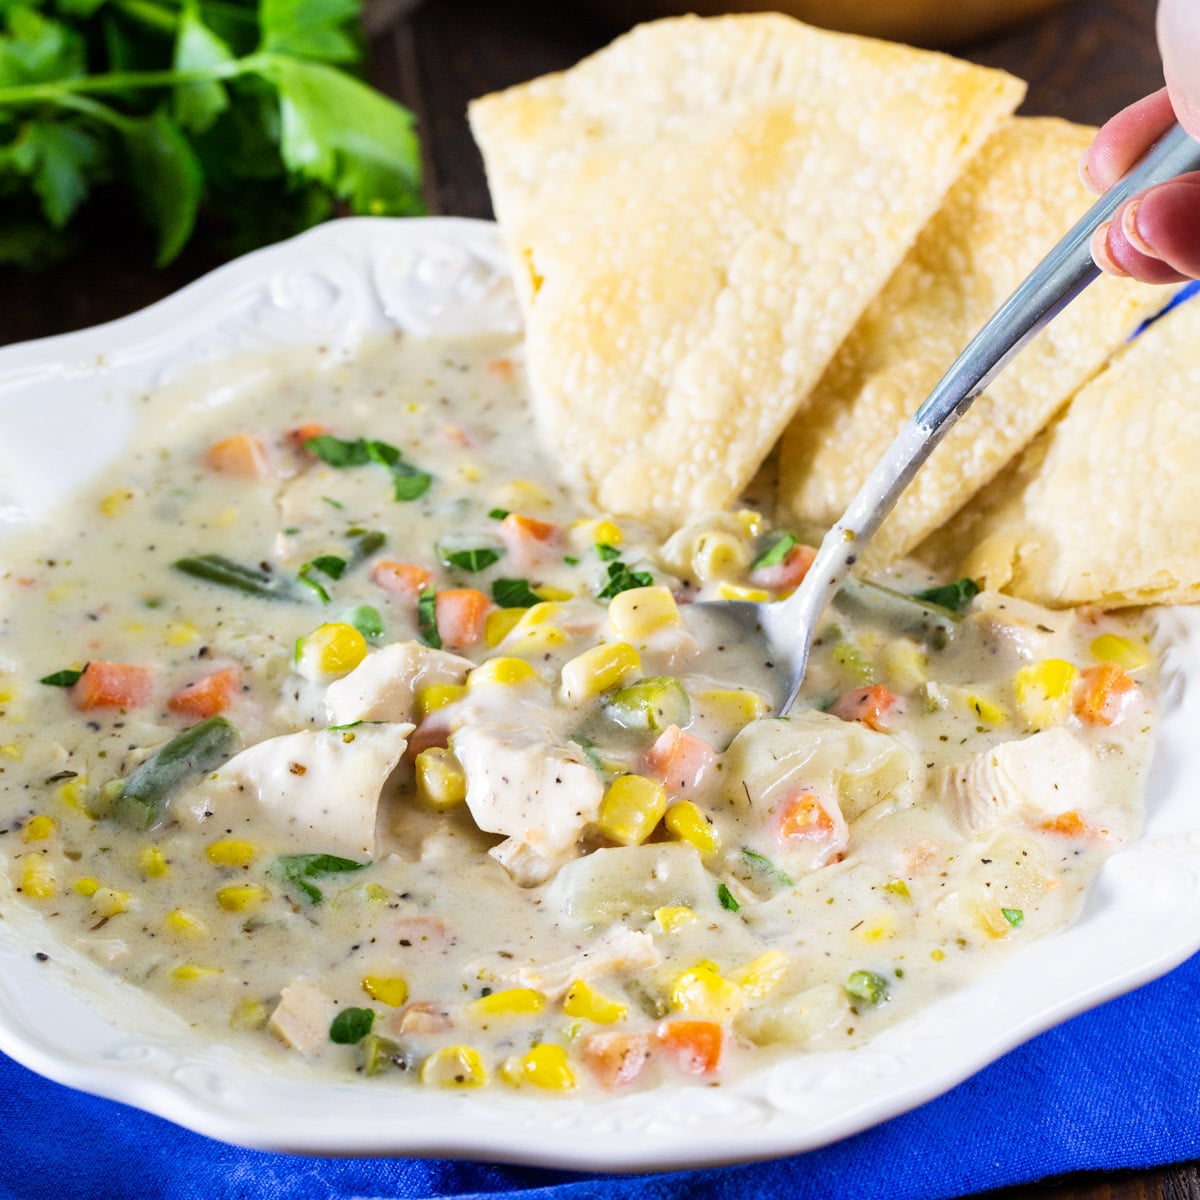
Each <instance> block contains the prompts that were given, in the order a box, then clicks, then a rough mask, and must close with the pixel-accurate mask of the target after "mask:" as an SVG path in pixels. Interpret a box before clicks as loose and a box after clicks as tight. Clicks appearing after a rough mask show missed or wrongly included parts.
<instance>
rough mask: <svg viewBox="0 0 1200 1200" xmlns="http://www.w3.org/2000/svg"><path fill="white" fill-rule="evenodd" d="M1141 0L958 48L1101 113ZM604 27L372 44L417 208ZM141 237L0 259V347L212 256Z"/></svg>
mask: <svg viewBox="0 0 1200 1200" xmlns="http://www.w3.org/2000/svg"><path fill="white" fill-rule="evenodd" d="M946 2H947V3H953V0H946ZM1154 8H1155V0H1068V2H1067V3H1065V4H1064V5H1062V7H1060V8H1058V9H1056V10H1054V11H1053V12H1051V13H1050V14H1049V15H1047V16H1044V17H1040V18H1038V19H1035V20H1033V21H1030V22H1028V23H1026V24H1025V25H1023V26H1020V27H1018V28H1015V29H1012V30H1010V31H1009V32H1007V33H1005V34H1003V35H1001V36H997V37H993V38H990V39H988V40H987V41H984V42H979V43H975V44H969V45H965V46H959V47H955V51H956V52H957V53H959V54H961V55H963V56H964V57H966V58H970V59H973V60H974V61H976V62H980V63H983V64H986V65H988V66H995V67H1003V68H1005V69H1007V70H1009V71H1012V72H1013V73H1014V74H1017V75H1020V76H1021V77H1022V78H1024V79H1026V80H1028V81H1029V84H1030V87H1029V94H1028V97H1027V99H1026V102H1025V105H1024V107H1023V108H1022V110H1021V111H1022V112H1025V113H1029V114H1054V115H1058V116H1062V117H1067V118H1069V119H1071V120H1074V121H1083V122H1088V123H1093V124H1099V123H1101V122H1102V121H1103V120H1104V119H1105V118H1106V117H1107V116H1109V115H1110V114H1112V113H1114V112H1116V111H1117V109H1119V108H1121V107H1122V106H1123V105H1125V104H1128V103H1129V102H1130V101H1131V100H1134V99H1136V98H1137V97H1138V96H1141V95H1144V94H1145V93H1146V92H1148V91H1151V90H1153V89H1154V88H1157V87H1159V86H1161V82H1162V79H1161V68H1160V64H1159V59H1158V54H1157V51H1156V48H1155V41H1154ZM615 32H616V31H615V30H614V29H613V28H612V27H610V26H605V25H603V24H601V23H600V22H598V21H596V20H594V19H592V18H590V17H587V16H584V15H581V13H580V12H579V11H578V10H576V9H575V8H574V7H573V6H572V5H571V4H569V3H566V2H565V0H503V2H499V0H426V3H424V4H423V5H422V6H420V7H419V8H418V9H417V10H416V11H415V13H413V14H412V15H411V16H408V17H405V18H402V19H400V20H397V21H395V22H394V23H392V24H391V25H390V26H389V27H387V28H386V29H384V31H383V32H382V33H380V34H378V35H377V36H376V37H375V39H374V41H373V44H372V49H373V58H372V72H371V74H372V80H373V82H374V83H375V84H376V86H378V87H379V88H381V89H382V90H383V91H385V92H387V93H388V94H390V95H392V96H394V97H396V98H397V99H399V100H401V101H403V102H404V103H405V104H407V105H408V106H409V107H410V108H411V109H412V110H413V111H414V112H415V113H416V115H417V119H418V122H419V128H420V133H421V138H422V146H423V151H424V159H425V163H424V165H425V178H426V188H425V201H426V204H427V206H428V208H429V211H430V212H431V213H444V214H450V215H455V216H467V217H490V216H491V206H490V203H489V200H488V194H487V186H486V183H485V180H484V177H483V169H482V164H481V163H480V159H479V154H478V152H477V151H476V149H475V146H474V144H473V143H472V141H471V137H470V134H469V132H468V129H467V123H466V115H465V110H466V104H467V101H468V100H469V99H471V98H472V97H474V96H478V95H482V94H483V93H485V92H488V91H493V90H495V89H496V88H501V87H506V86H508V85H509V84H513V83H518V82H520V81H522V80H525V79H529V78H532V77H533V76H535V75H540V74H543V73H544V72H546V71H552V70H560V69H562V68H564V67H568V66H570V65H571V64H572V63H574V62H576V61H577V60H578V59H579V58H582V57H583V56H584V55H586V54H589V53H591V52H592V51H593V50H596V49H598V48H599V47H601V46H602V45H604V44H605V43H607V42H608V41H610V40H611V39H612V37H613V35H614V33H615ZM145 254H146V243H145V242H144V240H142V239H141V238H140V237H139V236H138V235H137V234H136V233H135V232H134V231H131V232H130V234H129V237H128V241H127V244H121V242H120V241H116V242H114V241H113V240H111V239H109V240H107V241H105V242H104V243H102V244H96V245H94V246H93V247H91V248H90V249H89V250H88V251H87V253H86V255H85V256H84V257H82V258H79V259H76V260H74V261H73V262H71V263H69V264H66V265H63V266H60V267H57V268H55V269H53V270H50V271H47V272H44V273H42V274H38V275H25V274H21V273H19V272H16V271H12V270H4V269H0V344H2V343H5V342H14V341H23V340H25V339H28V338H35V337H45V336H49V335H52V334H57V333H64V332H66V331H68V330H71V329H78V328H82V327H84V326H87V325H93V324H96V323H98V322H101V321H106V320H111V319H113V318H115V317H119V316H123V315H124V314H126V313H129V312H133V311H135V310H136V309H138V308H141V307H143V306H145V305H146V304H149V303H151V302H152V301H154V300H156V299H159V298H160V297H162V296H165V295H167V294H169V293H170V292H173V291H175V290H176V289H177V288H179V287H181V286H182V285H183V284H185V283H187V282H188V281H189V280H191V279H194V278H196V277H197V276H198V275H200V274H203V273H204V272H205V271H207V270H209V269H211V268H212V267H214V266H216V265H217V263H216V261H215V260H214V259H212V258H211V257H206V256H204V255H203V254H201V253H197V252H191V253H189V254H186V255H185V256H184V257H183V258H182V259H181V260H180V261H178V262H176V263H174V264H173V265H172V266H171V267H169V268H168V269H166V270H162V271H156V270H154V269H153V268H151V267H150V266H149V265H147V262H146V260H145V257H144V255H145ZM989 1195H990V1197H991V1200H1001V1198H1002V1200H1017V1197H1038V1198H1040V1200H1083V1198H1084V1197H1087V1198H1089V1200H1147V1198H1150V1197H1154V1198H1160V1197H1161V1198H1166V1200H1183V1198H1184V1197H1188V1198H1196V1200H1200V1164H1197V1163H1185V1164H1180V1165H1177V1166H1172V1167H1166V1168H1161V1169H1156V1170H1149V1171H1136V1172H1120V1173H1110V1174H1106V1175H1097V1174H1081V1175H1075V1176H1070V1177H1067V1178H1063V1179H1057V1180H1046V1181H1043V1182H1041V1183H1037V1184H1034V1185H1030V1186H1027V1187H1021V1188H1010V1189H1006V1190H1004V1191H1000V1192H994V1193H990V1194H989Z"/></svg>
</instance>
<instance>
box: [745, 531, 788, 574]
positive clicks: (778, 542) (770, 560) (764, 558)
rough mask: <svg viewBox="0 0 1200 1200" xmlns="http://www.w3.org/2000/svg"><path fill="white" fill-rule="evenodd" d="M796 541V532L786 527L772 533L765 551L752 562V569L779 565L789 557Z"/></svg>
mask: <svg viewBox="0 0 1200 1200" xmlns="http://www.w3.org/2000/svg"><path fill="white" fill-rule="evenodd" d="M796 542H797V538H796V536H795V534H791V533H788V531H787V530H786V529H779V530H776V531H775V532H774V533H773V534H771V535H770V537H769V539H768V541H767V545H766V548H765V549H764V550H763V552H762V553H761V554H760V555H759V556H758V557H757V558H756V559H755V560H754V561H753V562H752V563H751V564H750V570H752V571H757V570H758V569H759V567H777V566H779V564H780V563H782V562H783V561H784V559H786V558H787V556H788V554H789V553H790V552H791V549H792V547H793V546H794V545H796Z"/></svg>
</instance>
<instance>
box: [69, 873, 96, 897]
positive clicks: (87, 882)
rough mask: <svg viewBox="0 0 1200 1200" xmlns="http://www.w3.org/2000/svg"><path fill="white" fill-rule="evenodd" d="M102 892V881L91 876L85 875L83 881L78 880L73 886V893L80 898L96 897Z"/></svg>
mask: <svg viewBox="0 0 1200 1200" xmlns="http://www.w3.org/2000/svg"><path fill="white" fill-rule="evenodd" d="M99 890H100V880H98V879H93V878H92V876H90V875H85V876H84V877H83V878H82V879H77V880H75V882H74V883H73V884H71V891H73V892H75V893H76V895H79V896H94V895H95V894H96V893H97V892H98V891H99Z"/></svg>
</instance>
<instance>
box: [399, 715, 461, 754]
mask: <svg viewBox="0 0 1200 1200" xmlns="http://www.w3.org/2000/svg"><path fill="white" fill-rule="evenodd" d="M452 732H453V729H452V728H451V725H450V717H449V715H448V714H447V713H446V711H445V710H444V709H440V708H439V709H438V710H437V711H436V712H431V713H430V714H429V716H427V717H426V718H425V719H424V720H422V721H421V722H420V723H419V724H418V725H417V727H416V729H414V730H413V731H412V733H410V734H409V735H408V744H407V745H406V746H405V747H404V761H405V762H408V763H411V762H415V761H416V758H417V755H418V754H421V753H423V752H424V751H426V750H432V749H433V748H434V747H435V746H441V747H443V748H444V747H446V746H448V745H449V744H450V734H451V733H452Z"/></svg>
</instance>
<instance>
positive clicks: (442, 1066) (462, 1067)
mask: <svg viewBox="0 0 1200 1200" xmlns="http://www.w3.org/2000/svg"><path fill="white" fill-rule="evenodd" d="M421 1082H422V1083H424V1084H429V1085H430V1086H433V1087H463V1088H467V1087H471V1088H474V1087H482V1086H483V1085H484V1084H485V1083H487V1070H486V1069H485V1068H484V1065H483V1059H482V1058H480V1057H479V1051H478V1050H476V1049H475V1048H474V1047H473V1046H443V1047H442V1048H441V1049H440V1050H435V1051H434V1052H433V1053H432V1054H431V1055H430V1056H429V1057H428V1058H427V1059H426V1060H425V1062H424V1063H423V1064H422V1065H421Z"/></svg>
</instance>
